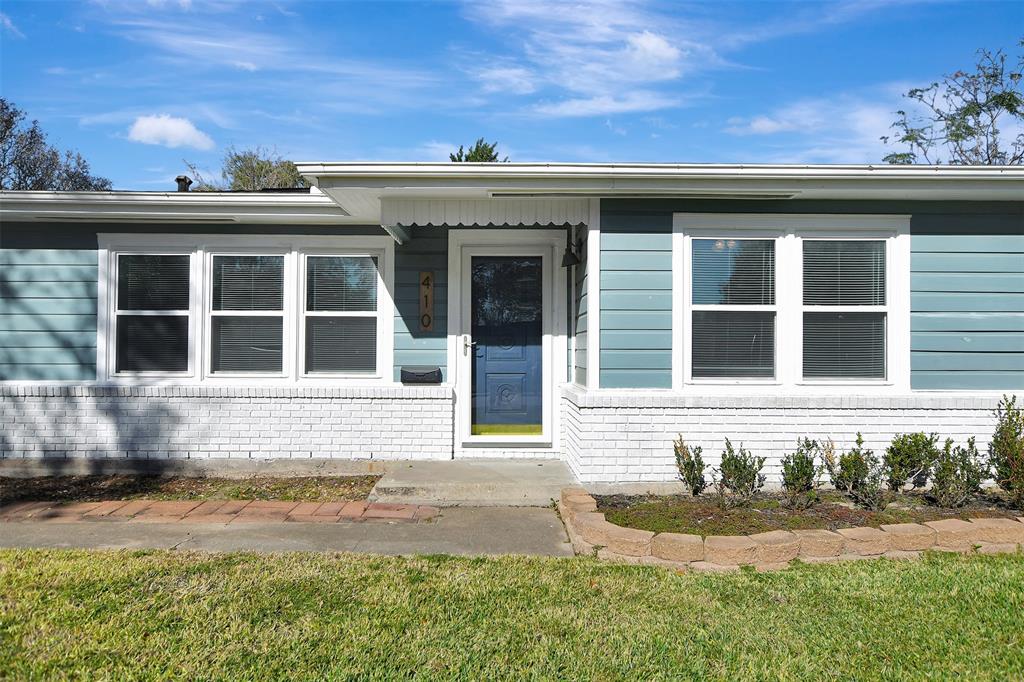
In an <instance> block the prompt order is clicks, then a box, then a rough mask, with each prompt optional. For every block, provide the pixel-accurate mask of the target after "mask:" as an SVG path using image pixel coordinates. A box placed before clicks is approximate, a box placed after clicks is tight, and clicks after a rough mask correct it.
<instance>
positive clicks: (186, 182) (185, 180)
mask: <svg viewBox="0 0 1024 682" xmlns="http://www.w3.org/2000/svg"><path fill="white" fill-rule="evenodd" d="M174 181H175V182H176V183H178V191H179V192H187V191H188V188H189V186H190V185H191V184H192V178H190V177H189V176H187V175H179V176H178V177H176V178H174Z"/></svg>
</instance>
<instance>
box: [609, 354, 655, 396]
mask: <svg viewBox="0 0 1024 682" xmlns="http://www.w3.org/2000/svg"><path fill="white" fill-rule="evenodd" d="M603 357H604V355H603V354H602V358H603ZM598 380H599V381H600V382H601V388H637V387H642V388H672V370H671V369H651V370H642V369H604V368H602V369H601V371H600V372H599V377H598Z"/></svg>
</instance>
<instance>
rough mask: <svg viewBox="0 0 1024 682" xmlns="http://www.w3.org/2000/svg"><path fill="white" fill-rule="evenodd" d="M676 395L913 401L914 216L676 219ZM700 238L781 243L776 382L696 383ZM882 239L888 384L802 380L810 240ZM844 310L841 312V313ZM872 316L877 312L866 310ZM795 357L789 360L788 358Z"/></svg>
mask: <svg viewBox="0 0 1024 682" xmlns="http://www.w3.org/2000/svg"><path fill="white" fill-rule="evenodd" d="M672 228H673V234H672V283H673V284H672V287H673V294H672V388H673V391H676V392H682V393H686V394H701V395H719V394H725V395H741V394H743V395H758V394H763V393H776V394H797V395H799V394H831V393H835V392H837V391H840V392H850V391H853V392H856V393H858V394H862V393H863V394H906V393H909V392H910V216H906V215H866V216H861V215H833V214H752V213H739V214H727V213H675V214H673V217H672ZM694 237H698V238H699V237H703V238H714V237H720V238H728V237H735V238H766V239H774V240H775V243H776V256H775V257H776V267H775V272H776V304H775V305H774V306H771V307H772V308H773V309H774V310H776V311H777V316H776V329H777V330H778V331H777V334H776V340H775V360H776V362H775V368H776V370H775V377H774V378H772V379H763V380H755V379H747V380H743V379H717V380H706V379H693V378H691V376H690V374H691V370H690V366H689V365H690V357H689V355H690V345H691V336H690V334H691V329H690V327H691V325H690V324H689V323H688V321H689V319H690V317H691V315H690V313H691V310H692V308H691V304H690V295H691V293H690V286H689V274H688V270H689V264H690V260H691V259H690V244H691V240H692V239H693V238H694ZM804 238H810V239H848V240H849V239H852V240H856V239H881V240H885V242H886V305H885V306H882V307H875V308H870V310H884V311H885V312H886V378H885V379H884V380H854V379H845V380H840V379H835V380H805V379H803V378H802V376H801V374H802V372H801V366H802V352H803V351H802V327H803V323H802V319H803V315H802V311H803V310H804V306H803V303H802V298H801V296H800V292H801V291H802V282H803V264H802V255H801V253H802V251H801V248H802V240H803V239H804ZM837 310H838V309H837ZM864 310H869V308H864ZM787 351H788V352H787Z"/></svg>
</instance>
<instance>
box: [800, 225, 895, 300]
mask: <svg viewBox="0 0 1024 682" xmlns="http://www.w3.org/2000/svg"><path fill="white" fill-rule="evenodd" d="M804 305H885V242H883V241H833V240H829V241H804Z"/></svg>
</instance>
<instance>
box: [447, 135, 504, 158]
mask: <svg viewBox="0 0 1024 682" xmlns="http://www.w3.org/2000/svg"><path fill="white" fill-rule="evenodd" d="M448 158H449V159H451V160H452V162H453V163H463V162H472V163H508V157H507V156H506V157H505V158H504V159H500V158H498V143H497V142H485V141H484V138H482V137H481V138H479V139H477V141H476V142H475V143H474V144H473V146H472V147H470V148H469V149H468V150H467V149H464V148H463V146H462V145H461V144H460V145H459V151H457V152H455V153H454V154H449V155H448Z"/></svg>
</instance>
